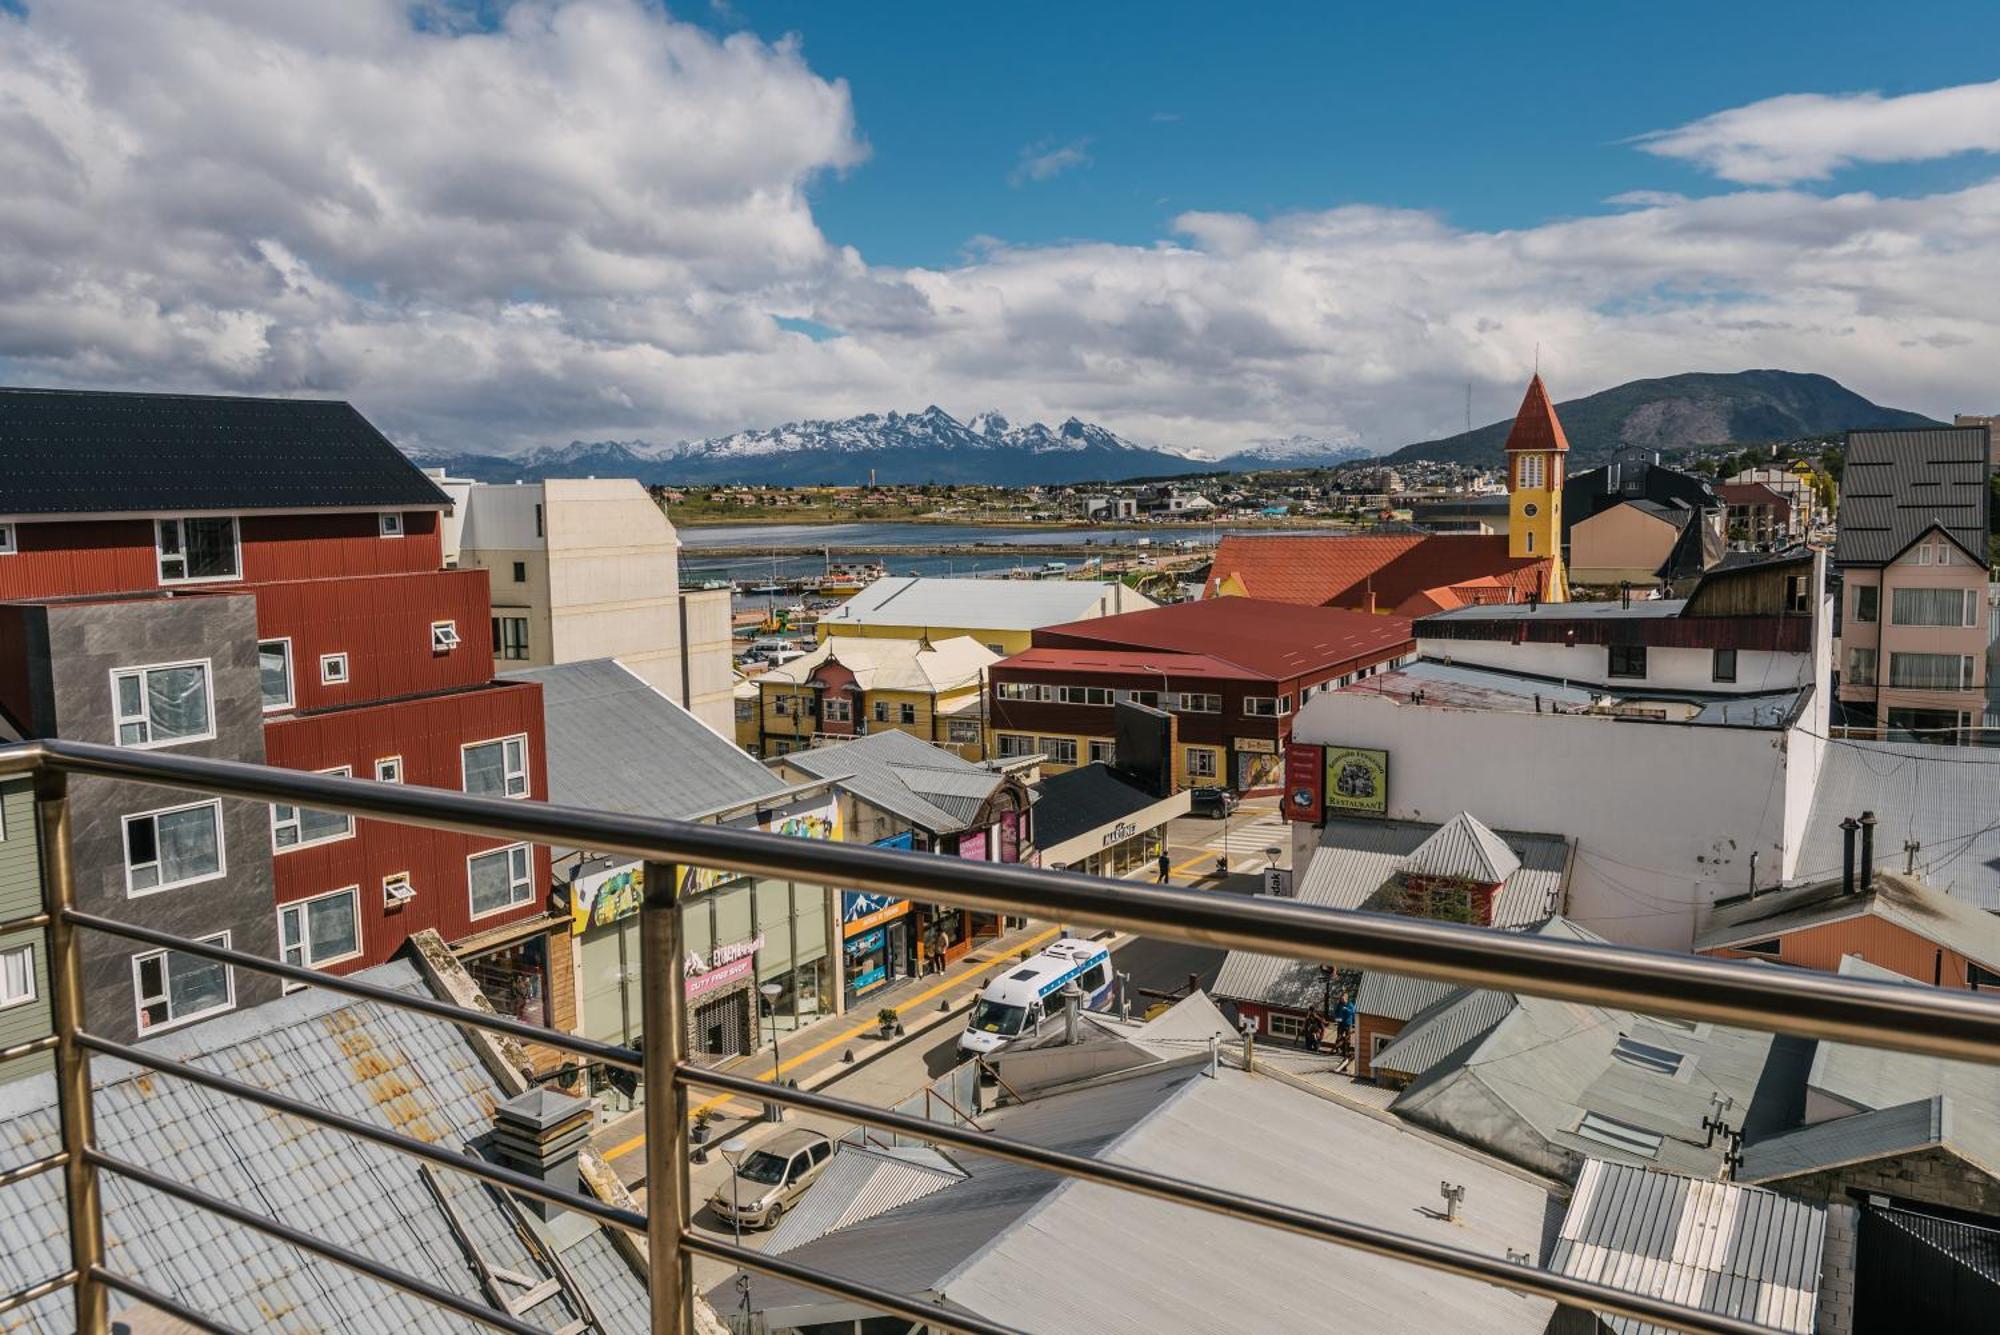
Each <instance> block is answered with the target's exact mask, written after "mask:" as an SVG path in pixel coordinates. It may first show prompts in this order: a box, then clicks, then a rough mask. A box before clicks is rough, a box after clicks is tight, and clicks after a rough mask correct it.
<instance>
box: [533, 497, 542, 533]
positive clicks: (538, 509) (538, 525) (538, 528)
mask: <svg viewBox="0 0 2000 1335" xmlns="http://www.w3.org/2000/svg"><path fill="white" fill-rule="evenodd" d="M535 536H536V537H538V538H539V537H541V536H542V506H541V502H539V501H537V502H536V503H535Z"/></svg>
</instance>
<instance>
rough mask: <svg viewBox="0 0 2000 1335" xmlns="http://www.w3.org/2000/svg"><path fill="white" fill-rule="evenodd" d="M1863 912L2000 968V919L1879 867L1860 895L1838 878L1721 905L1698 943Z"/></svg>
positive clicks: (1700, 946) (1705, 946) (1734, 941)
mask: <svg viewBox="0 0 2000 1335" xmlns="http://www.w3.org/2000/svg"><path fill="white" fill-rule="evenodd" d="M1856 879H1859V875H1858V874H1857V878H1856ZM1862 915H1868V916H1872V917H1876V918H1879V919H1881V920H1882V921H1884V922H1887V923H1893V924H1894V925H1896V926H1898V927H1900V928H1902V929H1903V930H1904V931H1906V932H1909V933H1911V934H1912V935H1914V936H1919V937H1922V938H1923V939H1924V940H1926V941H1933V942H1936V943H1937V944H1938V945H1941V946H1944V947H1946V948H1947V949H1950V950H1955V951H1957V952H1958V953H1960V954H1962V955H1964V956H1966V957H1967V958H1969V959H1972V960H1976V961H1977V962H1979V963H1980V964H1983V965H1985V966H1986V967H1987V968H1988V969H1991V970H1993V971H1995V972H2000V918H1996V917H1994V916H1993V915H1992V914H1991V913H1988V912H1986V911H1985V910H1983V909H1981V908H1978V907H1977V906H1975V905H1972V904H1969V903H1967V902H1966V901H1964V900H1963V899H1957V898H1954V897H1953V896H1951V895H1948V894H1945V893H1944V892H1943V891H1940V890H1935V889H1932V888H1931V887H1930V886H1928V885H1925V884H1924V883H1923V882H1922V881H1921V880H1919V879H1917V878H1915V877H1909V876H1903V875H1900V874H1898V873H1896V872H1890V871H1880V870H1878V871H1877V872H1876V873H1875V879H1874V881H1873V882H1872V883H1871V884H1870V885H1869V886H1868V888H1867V889H1865V890H1862V891H1859V892H1858V893H1855V894H1843V893H1842V892H1841V883H1840V881H1839V880H1838V879H1833V880H1827V881H1822V882H1820V883H1819V884H1817V885H1807V886H1797V887H1794V888H1791V889H1785V890H1775V891H1772V892H1770V893H1768V894H1762V895H1758V896H1757V897H1756V898H1754V899H1740V900H1734V901H1731V902H1728V903H1722V904H1718V905H1716V907H1715V910H1714V912H1713V913H1711V914H1710V915H1709V920H1708V925H1707V926H1706V927H1704V928H1703V929H1702V931H1701V934H1700V935H1699V936H1698V937H1697V938H1696V940H1695V948H1696V949H1697V950H1715V949H1718V948H1720V947H1723V946H1732V945H1739V944H1741V943H1743V942H1746V941H1759V940H1763V939H1765V938H1767V937H1773V936H1781V935H1783V934H1784V933H1786V932H1795V931H1799V930H1801V929H1803V928H1807V927H1813V926H1817V925H1819V924H1821V923H1830V922H1837V921H1839V920H1841V919H1843V918H1853V917H1859V916H1862Z"/></svg>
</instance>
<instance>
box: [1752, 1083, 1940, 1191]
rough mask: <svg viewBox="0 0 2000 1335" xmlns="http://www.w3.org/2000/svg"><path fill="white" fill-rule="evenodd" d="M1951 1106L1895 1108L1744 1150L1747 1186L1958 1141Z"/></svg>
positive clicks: (1917, 1102)
mask: <svg viewBox="0 0 2000 1335" xmlns="http://www.w3.org/2000/svg"><path fill="white" fill-rule="evenodd" d="M1952 1111H1953V1110H1952V1103H1951V1100H1950V1099H1949V1098H1947V1097H1946V1096H1944V1095H1942V1094H1933V1095H1931V1096H1930V1097H1929V1098H1925V1099H1913V1100H1912V1101H1910V1102H1909V1103H1900V1104H1897V1105H1896V1106H1895V1107H1893V1108H1879V1109H1877V1110H1875V1111H1873V1112H1865V1113H1856V1114H1855V1115H1854V1116H1852V1117H1836V1118H1834V1119H1833V1120H1832V1121H1827V1122H1815V1123H1813V1124H1812V1125H1810V1126H1802V1127H1797V1128H1795V1129H1793V1130H1791V1131H1787V1132H1785V1133H1783V1134H1782V1135H1776V1136H1770V1137H1767V1138H1765V1139H1763V1140H1760V1141H1758V1142H1756V1143H1755V1144H1753V1145H1745V1146H1744V1147H1743V1164H1742V1166H1741V1167H1740V1168H1738V1169H1737V1171H1736V1176H1737V1179H1738V1180H1739V1181H1742V1182H1777V1181H1782V1180H1783V1179H1785V1178H1790V1177H1798V1176H1800V1175H1802V1174H1805V1173H1817V1172H1822V1171H1824V1170H1826V1169H1829V1168H1839V1167H1842V1166H1844V1165H1847V1164H1856V1163H1867V1162H1869V1161H1871V1160H1874V1159H1887V1158H1894V1157H1896V1156H1899V1155H1904V1154H1916V1153H1920V1152H1921V1151H1923V1150H1927V1149H1930V1148H1932V1147H1933V1146H1938V1145H1949V1144H1950V1143H1951V1142H1952V1140H1953V1126H1952V1123H1953V1121H1954V1118H1953V1116H1952Z"/></svg>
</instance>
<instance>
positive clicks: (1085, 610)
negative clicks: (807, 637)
mask: <svg viewBox="0 0 2000 1335" xmlns="http://www.w3.org/2000/svg"><path fill="white" fill-rule="evenodd" d="M1154 606H1157V604H1156V603H1154V602H1153V600H1152V599H1150V598H1148V597H1146V596H1145V595H1143V594H1141V593H1138V592H1136V591H1134V590H1132V589H1128V588H1126V587H1125V586H1124V585H1123V584H1119V583H1117V582H1115V581H1113V582H1109V583H1100V582H1098V581H1096V580H1082V579H1035V580H1028V579H930V578H926V577H923V576H915V575H912V576H900V575H899V576H892V577H889V578H885V579H878V580H876V581H875V582H874V583H873V584H870V585H869V586H868V587H867V588H865V589H863V590H862V591H861V592H859V593H857V594H855V595H854V596H853V597H852V598H850V599H848V600H847V601H846V602H844V603H842V604H841V605H840V606H839V607H837V608H835V609H833V610H832V611H830V612H828V613H827V614H826V615H825V616H824V617H821V618H820V622H819V637H820V639H821V640H825V639H826V638H827V637H828V636H831V635H843V636H863V637H866V638H869V639H898V640H917V639H924V638H928V639H929V640H930V641H931V642H932V643H933V644H941V643H943V642H944V641H946V640H950V639H955V638H957V637H958V636H961V635H963V636H967V637H969V638H970V639H973V640H976V641H978V642H979V643H980V644H983V645H985V646H986V647H987V648H988V649H990V650H992V651H993V652H994V653H995V654H998V655H999V656H1000V657H1002V658H1005V657H1007V656H1008V655H1010V654H1018V653H1020V652H1021V651H1022V650H1024V649H1026V648H1028V646H1029V645H1030V644H1032V643H1033V642H1034V633H1035V632H1036V631H1037V630H1039V629H1041V628H1042V627H1044V626H1060V625H1064V624H1066V623H1068V622H1071V621H1088V620H1091V619H1093V618H1095V617H1106V616H1116V615H1118V614H1119V613H1121V612H1138V611H1142V610H1144V609H1145V608H1148V607H1154Z"/></svg>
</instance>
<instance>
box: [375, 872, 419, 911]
mask: <svg viewBox="0 0 2000 1335" xmlns="http://www.w3.org/2000/svg"><path fill="white" fill-rule="evenodd" d="M416 897H417V888H416V887H415V886H414V885H411V884H410V873H408V872H406V871H392V872H390V873H389V874H388V875H387V876H384V877H383V878H382V907H384V908H390V909H397V908H401V907H402V906H403V905H405V904H407V903H409V902H410V901H411V900H413V899H415V898H416Z"/></svg>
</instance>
